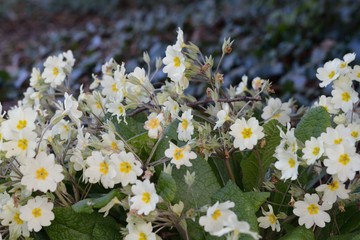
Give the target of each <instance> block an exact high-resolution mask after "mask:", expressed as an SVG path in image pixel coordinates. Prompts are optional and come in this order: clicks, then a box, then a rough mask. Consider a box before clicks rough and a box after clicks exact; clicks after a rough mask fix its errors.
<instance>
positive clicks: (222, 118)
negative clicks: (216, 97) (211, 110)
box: [214, 103, 231, 130]
mask: <svg viewBox="0 0 360 240" xmlns="http://www.w3.org/2000/svg"><path fill="white" fill-rule="evenodd" d="M222 107H223V109H222V110H220V111H219V112H218V113H217V114H216V116H217V119H218V120H217V121H216V124H215V126H214V130H215V129H217V128H219V127H221V126H222V125H223V124H224V123H225V122H226V121H229V120H231V118H230V117H229V112H230V107H229V104H227V103H225V104H223V105H222Z"/></svg>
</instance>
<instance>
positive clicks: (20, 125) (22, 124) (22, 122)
mask: <svg viewBox="0 0 360 240" xmlns="http://www.w3.org/2000/svg"><path fill="white" fill-rule="evenodd" d="M26 124H27V122H26V120H25V119H24V120H19V121H18V124H17V125H16V128H17V130H21V129H24V128H26Z"/></svg>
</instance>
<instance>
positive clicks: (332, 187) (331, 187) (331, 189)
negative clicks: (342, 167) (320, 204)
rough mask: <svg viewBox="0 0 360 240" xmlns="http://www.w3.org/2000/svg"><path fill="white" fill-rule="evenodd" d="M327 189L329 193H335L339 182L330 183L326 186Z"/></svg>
mask: <svg viewBox="0 0 360 240" xmlns="http://www.w3.org/2000/svg"><path fill="white" fill-rule="evenodd" d="M328 188H329V189H330V191H335V190H336V189H338V188H339V182H338V181H336V180H334V181H333V182H332V183H330V184H328Z"/></svg>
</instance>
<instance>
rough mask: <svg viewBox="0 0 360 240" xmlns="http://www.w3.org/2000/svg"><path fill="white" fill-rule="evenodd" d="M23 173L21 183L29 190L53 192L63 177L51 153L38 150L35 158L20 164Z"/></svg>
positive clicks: (60, 168)
mask: <svg viewBox="0 0 360 240" xmlns="http://www.w3.org/2000/svg"><path fill="white" fill-rule="evenodd" d="M20 171H21V172H22V174H23V177H22V178H21V184H22V185H24V186H26V188H27V189H28V190H29V191H37V190H40V191H42V192H44V193H45V192H47V191H48V190H50V191H51V192H55V190H56V186H57V184H58V183H59V182H61V181H62V180H63V179H64V175H63V174H62V167H61V165H59V164H56V163H55V157H54V155H53V154H50V155H47V154H46V153H45V152H40V153H39V154H38V155H37V156H36V158H35V159H29V160H28V161H26V162H25V164H24V165H22V166H20Z"/></svg>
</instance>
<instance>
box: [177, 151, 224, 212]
mask: <svg viewBox="0 0 360 240" xmlns="http://www.w3.org/2000/svg"><path fill="white" fill-rule="evenodd" d="M191 163H192V167H185V166H182V167H180V169H173V171H172V177H173V178H174V179H175V182H176V186H177V191H176V196H175V198H174V200H173V202H174V203H178V202H179V201H182V202H183V203H184V205H185V209H186V210H187V209H189V208H200V207H201V206H204V205H206V204H210V203H211V197H212V195H213V194H215V193H216V192H217V191H218V190H219V189H220V188H221V186H220V184H219V182H218V181H217V178H216V176H215V174H214V172H213V171H212V169H211V167H210V165H209V163H208V162H206V161H205V160H204V159H203V158H202V157H200V156H198V157H197V158H196V159H194V160H191ZM186 171H189V172H191V173H192V172H195V181H194V183H193V185H192V186H191V188H189V187H188V185H187V184H186V183H185V179H184V175H185V174H186Z"/></svg>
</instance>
